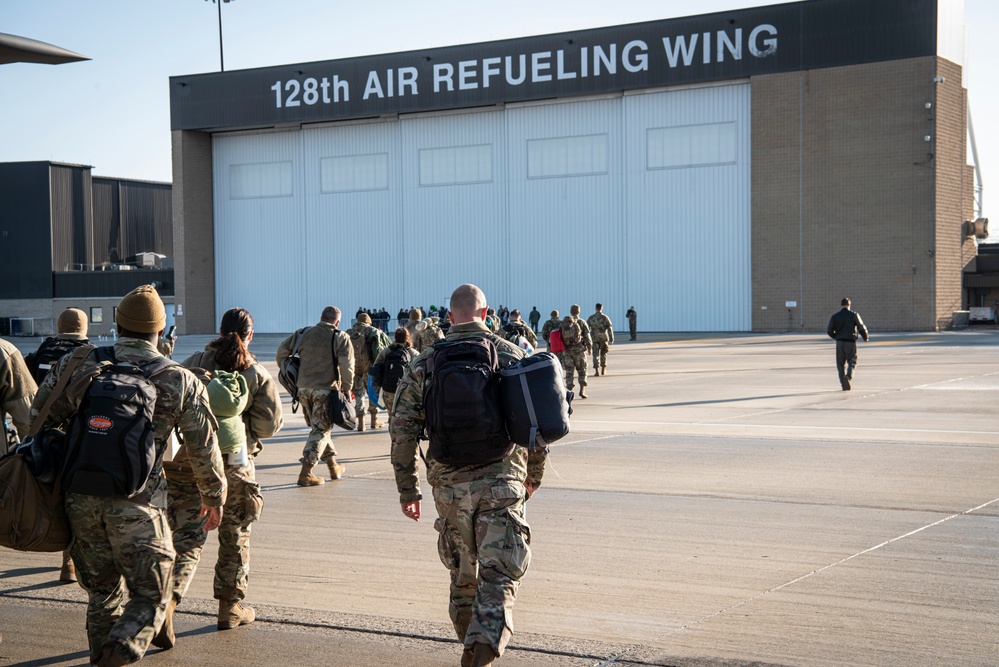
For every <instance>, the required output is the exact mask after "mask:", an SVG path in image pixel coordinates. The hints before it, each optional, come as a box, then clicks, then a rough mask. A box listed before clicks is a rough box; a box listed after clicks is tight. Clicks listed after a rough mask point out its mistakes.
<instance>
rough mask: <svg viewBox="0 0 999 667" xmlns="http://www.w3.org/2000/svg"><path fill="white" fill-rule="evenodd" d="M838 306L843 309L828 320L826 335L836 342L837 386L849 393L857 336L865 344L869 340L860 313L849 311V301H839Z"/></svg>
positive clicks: (854, 364)
mask: <svg viewBox="0 0 999 667" xmlns="http://www.w3.org/2000/svg"><path fill="white" fill-rule="evenodd" d="M840 305H842V306H843V307H842V308H840V309H839V312H838V313H836V314H835V315H833V316H832V317H831V318H829V326H828V327H826V333H827V334H829V337H830V338H832V339H833V340H835V341H836V371H837V372H838V373H839V384H840V386H841V387H843V391H850V382H851V381H852V380H853V369H855V368H856V367H857V336H858V334H859V336H860V337H861V338H863V339H864V342H865V343H866V342H867V341H868V340H869V338H868V336H867V327H865V326H864V321H863V320H862V319H860V313H855V312H853V311H852V310H850V299H847V298H844V299H843V300H842V301H840ZM844 367H845V368H844Z"/></svg>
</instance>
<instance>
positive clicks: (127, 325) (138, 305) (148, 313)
mask: <svg viewBox="0 0 999 667" xmlns="http://www.w3.org/2000/svg"><path fill="white" fill-rule="evenodd" d="M115 322H117V323H118V326H120V327H121V328H122V329H127V330H128V331H134V332H136V333H159V332H160V331H163V328H164V327H165V326H166V310H165V309H164V308H163V301H162V300H160V295H159V293H158V292H157V291H156V288H154V287H153V286H152V285H142V286H141V287H136V288H135V289H134V290H132V291H131V292H129V293H128V294H126V295H125V296H124V297H122V300H121V301H120V302H119V303H118V314H117V315H116V316H115Z"/></svg>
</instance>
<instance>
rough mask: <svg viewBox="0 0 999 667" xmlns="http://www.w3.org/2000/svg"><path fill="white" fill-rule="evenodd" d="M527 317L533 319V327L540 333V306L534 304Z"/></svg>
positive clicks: (535, 331)
mask: <svg viewBox="0 0 999 667" xmlns="http://www.w3.org/2000/svg"><path fill="white" fill-rule="evenodd" d="M527 317H528V319H529V320H530V321H531V329H532V330H533V331H534V333H538V323H539V322H540V321H541V313H539V312H538V307H537V306H532V307H531V313H530V314H529V315H528V316H527Z"/></svg>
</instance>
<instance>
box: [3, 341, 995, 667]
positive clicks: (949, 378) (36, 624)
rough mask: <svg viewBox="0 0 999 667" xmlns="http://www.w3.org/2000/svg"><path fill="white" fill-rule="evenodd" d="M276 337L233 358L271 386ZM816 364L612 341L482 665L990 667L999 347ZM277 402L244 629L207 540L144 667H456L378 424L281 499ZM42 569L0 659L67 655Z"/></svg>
mask: <svg viewBox="0 0 999 667" xmlns="http://www.w3.org/2000/svg"><path fill="white" fill-rule="evenodd" d="M281 338H282V337H280V336H267V335H261V336H257V337H256V338H255V339H254V341H253V345H252V349H253V350H254V351H255V352H256V353H257V354H258V356H259V357H260V358H261V359H262V360H264V361H265V362H266V365H267V366H268V368H270V370H271V371H272V373H275V374H276V369H275V367H274V364H273V361H272V360H273V353H274V350H275V349H276V347H277V345H278V343H279V342H280V339H281ZM13 340H14V342H15V343H16V344H18V345H19V347H22V349H23V350H25V351H30V350H31V349H34V347H35V346H37V343H38V340H37V339H36V340H30V339H13ZM208 340H210V337H207V336H190V337H184V338H182V339H181V340H180V341H179V344H178V349H177V352H176V354H175V355H174V356H175V358H177V359H183V358H184V357H186V356H187V355H188V354H190V353H192V352H194V351H195V350H197V349H201V347H202V346H203V345H204V343H205V342H207V341H208ZM834 356H835V353H834V346H833V343H832V341H830V340H828V339H827V338H826V337H824V336H821V335H790V334H789V335H776V336H769V335H714V336H712V335H701V334H697V335H668V336H667V335H662V336H656V337H651V336H640V340H639V342H637V343H633V342H628V341H627V335H626V334H624V335H620V336H619V342H618V343H617V344H616V345H615V346H613V347H612V348H611V354H610V366H609V373H608V375H607V376H604V377H595V378H594V377H591V378H590V380H589V381H590V384H589V386H588V388H587V393H588V394H589V395H590V398H589V399H587V400H577V401H576V402H575V403H574V410H575V412H574V414H573V430H572V433H571V434H570V435H569V436H568V437H566V438H565V439H564V440H562V441H560V442H558V443H556V444H555V445H554V446H553V448H552V455H551V458H550V465H549V468H548V471H547V473H546V475H545V479H544V483H543V485H542V488H541V489H540V491H539V492H538V494H537V495H536V496H535V497H534V498H533V499H532V500H531V501H530V502H529V503H528V509H527V513H528V519H529V521H530V523H531V527H532V549H533V562H532V564H531V569H530V572H528V574H527V575H526V576H525V578H524V580H523V583H522V585H521V588H520V592H519V594H518V599H517V605H516V608H515V611H514V616H515V620H516V633H515V635H514V638H513V641H512V644H511V647H510V649H509V650H508V652H507V653H506V654H505V655H504V656H503V658H502V659H501V660H500V661H498V663H497V664H498V665H511V666H514V665H525V666H526V665H542V666H545V665H559V666H562V665H565V666H572V667H574V666H576V665H580V666H582V665H587V666H593V667H596V666H608V667H609V666H611V665H615V666H618V665H621V666H626V665H674V666H677V667H701V666H705V667H706V666H709V665H728V666H735V665H784V666H795V667H813V666H814V667H819V666H832V665H836V666H837V667H838V666H842V665H878V666H881V665H884V666H888V665H906V666H908V665H926V666H931V665H934V666H935V665H941V664H948V665H999V614H997V612H996V610H997V608H999V583H997V582H999V559H997V557H996V555H997V544H999V539H997V538H999V484H997V479H999V478H997V473H996V471H997V470H999V445H997V442H999V438H997V436H999V427H997V421H996V416H997V406H996V404H995V402H994V401H995V400H996V398H997V397H999V393H997V392H999V332H996V331H993V330H988V331H981V330H971V331H964V332H948V333H940V334H934V333H920V334H879V333H877V332H874V333H873V335H872V342H871V343H869V344H864V343H861V344H860V366H859V367H858V369H857V375H856V378H855V380H854V388H853V390H852V391H850V392H844V391H840V389H839V384H838V381H837V378H836V371H835V368H834ZM286 408H288V409H287V410H286V412H287V414H286V425H285V428H284V429H283V430H282V431H281V433H279V434H278V435H277V436H276V437H275V438H272V439H271V440H270V441H268V443H267V446H266V448H265V450H264V451H263V453H262V454H261V456H260V457H259V458H258V459H257V464H258V466H257V477H258V481H259V482H260V483H261V485H262V487H263V492H264V499H265V503H266V504H265V508H264V513H263V516H262V518H261V520H260V521H259V522H258V523H257V524H255V525H254V533H253V539H252V545H253V546H252V554H253V562H252V571H251V580H250V592H249V597H248V600H247V602H249V603H250V604H252V605H253V606H254V607H255V608H256V609H257V612H258V618H259V620H258V621H257V622H256V623H255V624H253V625H251V626H249V627H246V628H237V629H235V630H230V631H225V632H217V631H216V630H215V619H214V614H215V611H216V606H215V601H214V600H212V567H213V564H214V560H215V555H214V554H215V549H216V545H217V542H216V540H215V537H214V536H212V537H210V539H209V544H208V546H207V547H206V549H205V556H204V558H203V560H202V565H201V567H200V569H199V572H198V574H197V575H196V576H195V579H194V583H193V584H192V587H191V590H190V592H189V595H188V598H186V599H185V601H184V602H183V604H182V605H181V607H180V609H179V613H178V621H177V623H178V628H179V631H178V636H179V639H178V645H177V647H176V648H174V649H173V650H171V651H158V650H156V649H153V650H151V651H150V652H149V653H147V656H146V658H145V659H144V663H148V664H150V665H157V664H158V665H191V664H212V665H214V666H216V667H222V666H226V665H285V664H296V665H320V664H321V665H362V666H363V665H373V666H374V665H420V666H422V665H427V666H436V665H457V664H458V656H459V655H460V647H459V646H458V645H457V643H455V641H454V639H453V631H452V630H451V628H450V623H449V622H448V619H447V573H446V570H445V569H444V567H443V566H442V565H441V563H440V562H439V560H438V559H437V552H436V546H435V542H436V533H435V531H434V529H433V518H434V517H433V514H434V510H433V504H432V502H429V501H426V500H425V502H424V506H423V511H424V519H423V520H422V521H420V522H419V523H418V524H417V523H413V522H412V521H409V520H407V519H406V518H405V517H403V515H402V513H401V512H400V510H399V504H398V495H397V493H396V491H395V484H394V479H393V475H392V469H391V466H390V464H389V461H388V450H389V439H388V434H387V432H386V430H385V429H381V430H376V431H366V432H364V433H346V432H342V431H341V432H338V433H336V437H335V442H336V447H337V450H338V455H339V459H340V460H341V461H342V462H343V463H345V464H346V466H347V471H346V477H345V479H343V480H341V481H338V482H329V481H328V482H327V483H326V484H325V485H323V486H321V487H316V488H309V489H303V488H300V487H298V486H296V485H295V480H296V479H297V475H298V471H299V468H300V465H299V463H298V458H299V456H300V455H301V449H302V445H303V443H304V440H305V435H306V433H307V429H306V427H305V425H304V423H303V421H302V418H301V415H300V414H299V415H292V414H291V412H290V405H289V404H287V403H286ZM317 472H318V468H317ZM423 491H424V494H425V495H426V496H429V486H428V485H427V484H426V482H424V489H423ZM58 564H59V557H58V555H56V554H24V553H18V552H13V551H9V550H3V551H0V632H2V633H3V635H4V640H3V643H0V665H14V664H18V665H36V666H56V665H80V664H86V663H87V652H86V637H85V633H84V628H83V624H84V602H85V599H86V598H85V593H84V591H83V590H82V589H80V588H79V587H78V586H76V585H60V584H58V583H57V582H55V579H56V578H57V574H58Z"/></svg>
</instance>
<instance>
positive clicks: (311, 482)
mask: <svg viewBox="0 0 999 667" xmlns="http://www.w3.org/2000/svg"><path fill="white" fill-rule="evenodd" d="M314 465H315V464H314V463H309V462H308V461H302V472H300V473H299V474H298V485H299V486H319V485H320V484H325V483H326V480H325V479H323V478H322V477H316V476H315V475H313V474H312V468H313V466H314Z"/></svg>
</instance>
